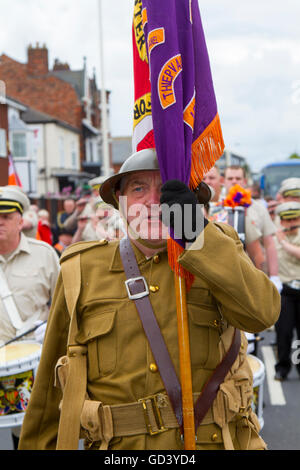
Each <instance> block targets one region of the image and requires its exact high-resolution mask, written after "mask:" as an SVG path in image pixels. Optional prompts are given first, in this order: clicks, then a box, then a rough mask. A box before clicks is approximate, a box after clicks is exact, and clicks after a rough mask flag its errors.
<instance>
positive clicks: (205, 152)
mask: <svg viewBox="0 0 300 470" xmlns="http://www.w3.org/2000/svg"><path fill="white" fill-rule="evenodd" d="M224 148H225V145H224V140H223V135H222V129H221V122H220V118H219V115H218V114H216V116H215V118H214V119H213V120H212V122H211V123H210V124H209V126H207V128H206V129H205V130H204V131H203V132H202V134H201V135H200V136H199V137H198V138H197V139H196V140H195V141H194V142H193V144H192V162H191V163H192V165H191V177H190V187H191V188H192V189H195V188H197V186H198V185H199V183H200V182H201V181H202V179H203V176H204V175H205V174H206V173H207V172H208V171H209V170H210V169H211V168H212V167H213V166H214V165H215V163H216V161H217V160H219V158H220V157H221V156H222V155H223V152H224Z"/></svg>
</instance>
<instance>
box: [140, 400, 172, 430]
mask: <svg viewBox="0 0 300 470" xmlns="http://www.w3.org/2000/svg"><path fill="white" fill-rule="evenodd" d="M147 400H150V402H151V406H152V410H153V415H154V418H155V421H156V425H157V428H158V429H157V431H153V429H152V426H151V423H150V419H149V415H148V410H147V404H146V401H147ZM138 401H139V402H140V403H141V404H142V407H143V412H144V418H145V423H146V427H147V431H148V433H149V434H150V436H155V435H156V434H160V433H162V432H165V431H167V430H168V429H167V428H166V427H165V426H164V423H163V419H162V416H161V412H160V409H159V407H158V404H157V395H150V396H148V397H146V398H140V400H138Z"/></svg>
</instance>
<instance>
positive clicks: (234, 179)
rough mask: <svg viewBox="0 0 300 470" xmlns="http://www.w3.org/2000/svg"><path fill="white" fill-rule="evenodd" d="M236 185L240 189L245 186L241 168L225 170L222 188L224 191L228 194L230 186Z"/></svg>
mask: <svg viewBox="0 0 300 470" xmlns="http://www.w3.org/2000/svg"><path fill="white" fill-rule="evenodd" d="M236 184H239V185H240V186H242V187H244V186H245V185H246V180H245V178H244V173H243V170H242V169H241V168H238V169H234V168H227V170H226V171H225V177H224V186H225V188H226V191H227V192H228V191H229V190H230V188H232V186H235V185H236Z"/></svg>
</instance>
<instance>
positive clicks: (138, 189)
mask: <svg viewBox="0 0 300 470" xmlns="http://www.w3.org/2000/svg"><path fill="white" fill-rule="evenodd" d="M142 190H143V187H142V186H136V187H135V188H134V189H133V191H135V192H137V193H139V192H141V191H142Z"/></svg>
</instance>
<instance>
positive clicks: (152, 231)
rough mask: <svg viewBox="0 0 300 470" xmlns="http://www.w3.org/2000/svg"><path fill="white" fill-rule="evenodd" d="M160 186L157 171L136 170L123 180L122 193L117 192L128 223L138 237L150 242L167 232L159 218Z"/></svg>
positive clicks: (165, 236)
mask: <svg viewBox="0 0 300 470" xmlns="http://www.w3.org/2000/svg"><path fill="white" fill-rule="evenodd" d="M161 187H162V182H161V176H160V173H159V171H157V170H153V171H137V172H136V173H134V174H132V175H130V176H129V177H127V179H126V180H125V186H124V189H123V191H122V195H121V194H120V191H118V192H117V197H120V196H121V198H119V200H120V204H121V207H122V212H123V213H125V216H126V219H127V222H128V224H129V225H130V226H131V228H132V229H133V230H134V232H135V233H137V234H138V236H139V237H140V238H142V239H144V240H149V241H151V242H152V243H153V242H154V243H155V242H156V241H158V242H159V241H161V240H163V239H166V238H167V234H168V230H167V228H166V227H165V226H164V225H163V224H162V222H161V219H160V213H161V211H160V197H161ZM124 197H126V199H124Z"/></svg>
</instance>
